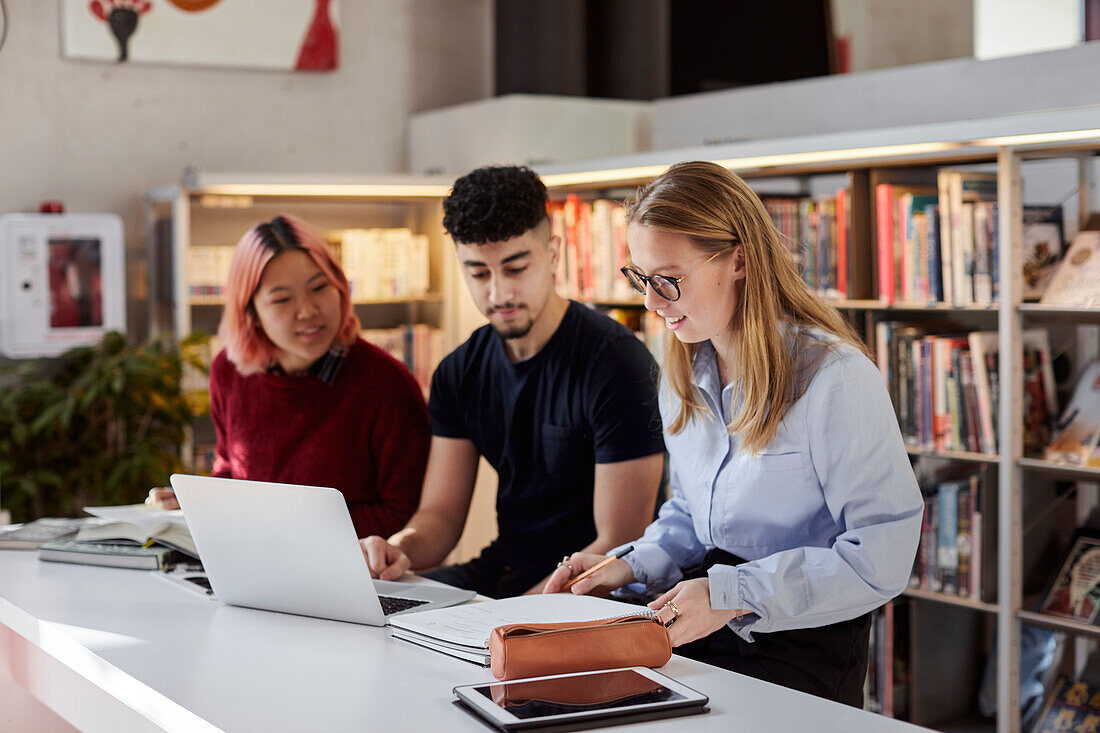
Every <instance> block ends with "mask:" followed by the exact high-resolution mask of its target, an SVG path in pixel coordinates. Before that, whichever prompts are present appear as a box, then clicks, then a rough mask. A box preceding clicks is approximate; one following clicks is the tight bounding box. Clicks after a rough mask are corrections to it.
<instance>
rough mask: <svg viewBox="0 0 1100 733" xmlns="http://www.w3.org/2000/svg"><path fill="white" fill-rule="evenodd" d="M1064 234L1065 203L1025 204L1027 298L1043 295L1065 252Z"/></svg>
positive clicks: (1024, 229)
mask: <svg viewBox="0 0 1100 733" xmlns="http://www.w3.org/2000/svg"><path fill="white" fill-rule="evenodd" d="M1064 237H1065V234H1064V225H1063V221H1062V207H1061V206H1025V207H1024V228H1023V250H1024V300H1038V299H1039V298H1040V297H1042V295H1043V292H1044V291H1045V290H1046V289H1047V286H1048V285H1049V284H1050V278H1051V277H1052V276H1053V275H1054V270H1055V269H1056V267H1057V265H1058V260H1059V259H1060V258H1061V256H1062V241H1063V239H1064Z"/></svg>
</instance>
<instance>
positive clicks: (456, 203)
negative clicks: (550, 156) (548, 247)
mask: <svg viewBox="0 0 1100 733" xmlns="http://www.w3.org/2000/svg"><path fill="white" fill-rule="evenodd" d="M545 218H546V186H545V185H543V182H542V180H541V179H540V178H539V177H538V174H537V173H535V172H534V171H533V170H531V169H530V168H528V167H526V166H515V165H489V166H485V167H483V168H478V169H477V170H475V171H471V172H470V173H467V174H466V175H464V176H462V178H459V179H458V180H457V181H455V185H454V188H452V189H451V195H450V196H448V197H447V198H446V199H445V200H444V201H443V228H444V229H446V230H447V232H448V233H449V234H450V235H451V238H452V239H454V240H455V242H460V243H462V244H484V243H486V242H500V241H503V240H505V239H511V238H512V237H518V236H519V235H521V234H523V233H524V232H526V231H528V230H530V229H533V228H534V227H536V226H538V224H539V223H540V222H541V221H542V220H543V219H545Z"/></svg>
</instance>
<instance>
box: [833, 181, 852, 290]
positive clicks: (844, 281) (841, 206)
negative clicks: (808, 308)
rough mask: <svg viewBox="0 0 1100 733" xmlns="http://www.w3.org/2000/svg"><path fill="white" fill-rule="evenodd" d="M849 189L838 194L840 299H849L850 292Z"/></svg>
mask: <svg viewBox="0 0 1100 733" xmlns="http://www.w3.org/2000/svg"><path fill="white" fill-rule="evenodd" d="M848 227H849V224H848V189H846V188H841V189H838V190H837V192H836V289H837V291H838V292H839V293H840V297H842V298H849V297H851V294H850V293H849V291H848Z"/></svg>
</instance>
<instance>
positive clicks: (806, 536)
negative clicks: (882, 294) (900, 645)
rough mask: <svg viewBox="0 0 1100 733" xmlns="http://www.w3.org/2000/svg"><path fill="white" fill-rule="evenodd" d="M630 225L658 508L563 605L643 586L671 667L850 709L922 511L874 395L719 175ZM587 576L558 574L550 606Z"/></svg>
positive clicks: (856, 346)
mask: <svg viewBox="0 0 1100 733" xmlns="http://www.w3.org/2000/svg"><path fill="white" fill-rule="evenodd" d="M627 223H628V228H627V243H628V245H629V249H630V256H631V265H630V266H629V267H625V268H623V274H624V275H625V276H626V277H627V279H629V280H630V282H631V284H632V285H633V286H634V287H635V288H636V289H637V290H638V291H639V292H641V293H644V295H645V306H646V308H647V309H649V310H651V311H654V312H656V313H657V314H658V315H659V316H661V317H662V318H664V321H665V324H666V325H667V327H668V329H669V330H670V331H672V333H673V334H674V335H675V338H673V339H669V342H668V347H667V353H666V354H665V361H664V367H663V374H662V379H661V391H660V410H661V417H662V420H663V422H664V425H665V443H666V446H667V448H668V452H669V457H670V486H671V490H672V498H671V499H670V500H669V501H667V502H666V503H665V504H664V505H663V506H662V508H661V511H660V514H659V516H658V518H657V520H656V521H654V522H653V524H651V525H650V526H649V527H648V529H647V530H646V531H645V534H644V535H643V536H642V537H641V538H640V539H638V540H635V541H634V542H632V543H631V544H632V545H633V547H634V549H633V551H632V552H630V553H629V554H627V555H625V556H623V557H622V558H621V559H616V560H614V561H613V562H611V563H609V564H608V565H607V566H606V567H604V568H602V569H600V570H598V571H597V572H595V573H593V574H592V575H590V576H588V577H587V578H585V579H583V580H580V581H579V582H577V583H575V584H574V585H573V586H572V587H571V588H570V589H569V590H570V591H571V592H573V593H592V592H601V593H606V592H608V591H609V590H611V589H614V588H617V587H619V586H622V585H626V584H628V583H642V584H644V585H645V586H646V588H647V589H648V590H649V591H650V592H651V593H653V594H657V598H656V599H655V600H654V601H653V602H652V603H650V607H651V608H653V609H657V610H659V617H660V618H661V620H662V621H664V622H665V623H666V624H668V625H669V634H670V636H671V638H672V642H673V644H674V645H676V646H677V647H678V650H677V651H678V652H679V653H681V654H684V655H686V656H690V657H693V658H696V659H700V660H702V661H705V662H709V663H711V664H715V665H718V666H721V667H725V668H727V669H731V670H733V671H736V672H741V673H743V674H748V675H751V676H753V677H757V678H760V679H763V680H767V681H769V682H775V683H777V684H781V685H785V686H787V687H791V688H794V689H797V690H802V691H804V692H809V693H811V694H814V695H818V696H820V697H825V698H829V699H832V700H837V701H839V702H843V703H847V704H849V705H855V706H860V705H862V698H863V680H864V677H865V674H866V668H867V648H868V636H869V630H870V615H869V614H870V611H871V610H873V609H875V608H877V607H879V606H881V605H882V604H884V603H886V602H887V601H889V600H890V599H891V598H893V597H895V596H897V595H898V594H899V593H901V591H902V589H903V588H905V586H906V583H907V581H908V578H909V573H910V570H911V569H912V564H913V558H914V556H915V554H916V549H917V543H918V539H919V535H920V523H921V515H922V511H923V502H922V500H921V495H920V491H919V490H918V488H917V483H916V479H915V477H914V474H913V471H912V469H911V468H910V465H909V460H908V457H907V455H906V452H905V446H904V443H903V441H902V437H901V432H900V429H899V427H898V423H897V419H896V418H895V416H894V412H893V410H892V408H891V404H890V399H889V395H888V394H887V391H886V387H885V385H884V384H883V381H882V378H881V376H880V374H879V372H878V370H877V369H876V368H875V365H874V364H873V363H872V362H871V360H870V359H869V358H868V356H867V353H866V349H865V347H864V346H863V344H862V343H861V342H860V341H859V339H858V337H857V336H856V335H855V334H854V332H853V331H852V329H851V328H850V327H849V326H848V325H847V323H846V322H845V321H844V320H843V318H842V317H841V316H840V314H839V313H838V312H837V310H836V309H835V308H833V307H832V306H831V305H829V304H828V303H826V302H825V301H823V300H822V299H821V298H820V297H818V296H817V295H815V294H813V293H811V292H809V291H808V290H807V289H806V287H805V286H804V285H803V283H802V281H801V279H800V278H799V275H798V272H797V270H796V268H795V265H794V263H793V261H792V258H791V257H790V254H789V252H788V251H787V250H786V248H785V247H784V246H783V244H782V242H781V240H780V235H779V233H778V231H777V230H776V229H775V227H774V226H773V224H772V222H771V219H770V218H769V217H768V214H767V211H766V210H765V209H764V206H763V204H761V202H760V200H759V199H758V198H757V196H756V195H755V194H754V193H753V192H752V191H751V190H750V189H749V187H748V186H747V185H746V184H745V182H744V181H742V180H741V179H740V178H738V177H737V176H736V175H734V174H732V173H730V172H729V171H727V170H726V169H724V168H722V167H720V166H717V165H714V164H711V163H681V164H678V165H675V166H673V167H672V168H670V169H669V170H668V171H667V172H665V173H664V174H663V175H661V176H660V177H658V178H657V179H656V180H654V181H653V182H652V183H650V184H649V185H647V186H643V187H642V188H640V189H639V190H638V191H637V193H636V194H635V196H633V197H632V198H631V199H630V200H628V201H627ZM618 549H621V548H616V550H618ZM616 550H612V551H611V552H610V553H609V555H610V554H614V553H615V552H616ZM604 559H605V558H604V557H603V556H601V555H595V554H588V553H575V554H573V555H572V556H570V557H569V558H566V559H565V560H563V562H562V565H561V566H560V567H559V568H558V569H557V570H556V571H555V573H554V575H553V576H551V578H550V580H549V582H548V583H547V587H546V590H547V592H555V591H559V590H562V589H563V587H564V585H565V584H566V583H567V582H568V581H569V579H570V578H571V577H574V576H576V575H579V574H580V573H582V572H584V571H585V570H587V569H589V568H591V567H593V566H595V565H596V564H597V563H599V562H600V561H602V560H604Z"/></svg>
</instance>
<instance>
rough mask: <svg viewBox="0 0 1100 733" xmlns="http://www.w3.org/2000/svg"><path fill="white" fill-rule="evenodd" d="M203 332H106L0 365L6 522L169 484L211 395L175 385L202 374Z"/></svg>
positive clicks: (131, 497) (76, 509)
mask: <svg viewBox="0 0 1100 733" xmlns="http://www.w3.org/2000/svg"><path fill="white" fill-rule="evenodd" d="M208 340H209V337H207V336H205V335H201V334H196V335H193V336H189V337H188V338H186V339H184V340H183V341H181V342H179V343H177V342H176V341H175V340H174V339H173V338H171V337H166V336H160V337H154V338H151V339H149V340H147V341H144V342H142V343H139V344H128V343H127V342H126V339H125V338H124V337H123V336H122V335H121V334H119V333H116V332H111V333H108V334H107V335H106V336H104V338H103V339H102V341H100V342H99V343H98V344H96V345H95V346H90V347H80V348H75V349H72V350H70V351H67V352H66V353H65V354H63V355H62V356H61V357H60V358H58V359H55V360H39V361H34V362H24V363H20V364H18V365H15V366H9V367H6V368H4V369H2V370H0V490H2V493H0V498H2V500H3V508H5V509H8V510H10V511H11V514H12V520H13V521H16V522H19V521H28V520H31V519H36V518H38V517H43V516H58V517H63V516H79V515H80V510H81V509H82V508H83V507H85V506H95V505H107V504H130V503H135V502H140V501H142V500H143V499H144V497H145V496H146V494H147V493H148V491H149V489H150V487H153V486H164V485H166V484H167V481H168V477H169V475H171V473H172V472H174V471H178V470H180V469H181V468H183V466H182V464H181V460H180V445H181V444H182V442H183V440H184V437H185V435H186V431H187V429H188V427H189V426H190V424H191V421H192V420H193V419H194V417H195V416H196V415H197V414H199V413H201V412H203V411H204V410H205V409H206V405H207V403H208V400H207V398H206V397H205V394H204V393H203V392H202V391H201V390H200V391H199V393H190V394H185V393H184V392H183V391H182V390H181V381H182V377H183V374H184V370H185V368H194V369H198V370H200V371H203V372H205V370H206V366H205V360H204V358H203V354H204V352H205V348H204V347H205V345H206V343H207V341H208Z"/></svg>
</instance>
